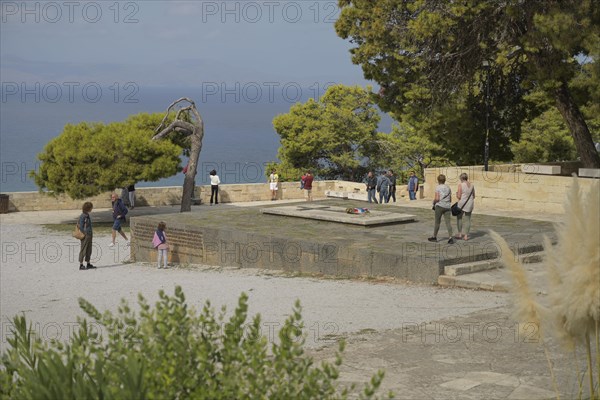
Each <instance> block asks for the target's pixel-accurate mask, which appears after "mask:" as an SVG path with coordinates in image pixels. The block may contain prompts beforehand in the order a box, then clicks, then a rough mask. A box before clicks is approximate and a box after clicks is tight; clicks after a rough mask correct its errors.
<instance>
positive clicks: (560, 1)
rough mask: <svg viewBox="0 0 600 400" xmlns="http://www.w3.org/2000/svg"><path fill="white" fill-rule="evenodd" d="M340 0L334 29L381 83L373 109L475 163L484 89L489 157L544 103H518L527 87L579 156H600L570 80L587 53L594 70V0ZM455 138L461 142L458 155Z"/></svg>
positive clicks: (598, 24) (582, 100)
mask: <svg viewBox="0 0 600 400" xmlns="http://www.w3.org/2000/svg"><path fill="white" fill-rule="evenodd" d="M339 3H340V7H341V8H342V11H341V14H340V18H339V20H338V21H337V22H336V31H337V34H338V35H339V36H340V37H342V38H344V39H349V40H350V41H351V43H353V45H354V47H353V48H352V49H351V50H350V52H351V55H352V61H353V62H354V63H355V64H359V65H361V67H362V69H363V72H364V75H365V78H367V79H372V80H375V81H376V82H378V83H379V84H380V85H381V91H380V93H379V94H380V95H379V96H377V97H376V99H377V103H378V104H379V106H380V107H381V108H382V109H383V110H385V111H390V112H392V113H393V114H394V116H395V117H396V119H397V120H398V121H401V122H408V123H410V124H411V125H413V126H414V127H415V128H416V129H417V130H418V131H419V132H424V133H425V134H427V135H428V136H429V138H430V139H431V140H433V141H435V142H436V143H440V144H443V147H444V148H447V149H448V150H449V153H450V154H455V155H458V156H455V157H452V159H453V160H454V161H456V162H457V163H459V164H463V163H473V162H472V161H475V162H478V161H480V160H481V154H482V151H481V150H479V149H482V148H483V144H484V138H485V125H484V124H485V119H486V93H487V92H488V90H486V89H487V88H489V101H488V103H487V104H488V105H489V109H490V114H489V120H490V121H489V122H490V123H489V127H490V130H489V132H490V154H491V156H492V157H494V158H495V159H498V160H505V159H509V158H510V151H509V143H510V141H518V139H519V136H520V126H521V122H522V121H523V120H525V119H528V120H532V119H533V118H535V117H536V116H537V114H538V113H540V112H544V111H545V110H546V109H547V107H546V108H542V109H541V110H540V109H536V107H537V106H538V105H537V104H536V105H535V107H533V109H530V104H529V103H527V102H524V101H523V100H522V99H523V96H524V95H526V94H527V93H530V92H531V91H542V92H544V93H545V94H546V96H547V98H551V99H552V105H559V106H560V109H562V110H563V113H562V116H563V118H564V119H565V122H567V124H568V128H569V130H570V132H571V134H572V135H573V136H574V137H575V138H576V144H577V149H578V151H579V152H580V156H581V157H582V160H583V161H584V162H585V163H586V164H591V165H594V164H597V163H599V162H600V158H598V157H597V154H596V153H595V152H594V151H592V150H593V149H590V146H591V145H592V142H591V140H589V138H590V132H589V131H590V129H588V126H587V125H589V123H590V122H589V118H590V115H589V113H586V112H585V110H583V111H584V117H583V118H580V114H579V110H580V109H583V108H585V104H586V102H587V101H588V100H589V99H590V96H593V95H594V94H593V93H591V92H592V90H590V91H589V92H587V93H586V91H585V90H579V92H578V93H575V87H574V85H572V83H573V80H574V79H576V78H577V77H578V76H580V75H581V74H582V71H581V70H582V65H581V60H583V59H585V61H586V62H587V63H588V64H589V65H588V66H586V67H584V68H583V69H584V70H589V71H592V72H593V73H595V74H596V76H597V73H598V62H596V61H595V60H597V59H598V48H600V3H598V2H597V1H594V0H583V1H582V0H547V1H522V0H507V1H502V2H498V1H480V0H466V1H434V0H408V1H407V0H382V1H368V0H340V2H339ZM484 62H487V63H488V65H489V70H488V71H486V70H485V69H484V68H483V64H484ZM584 72H586V71H584ZM488 78H489V86H487V88H486V82H488ZM596 81H597V80H596ZM594 87H595V88H596V89H595V90H596V94H595V96H596V101H595V104H598V101H597V99H598V93H597V88H598V86H594ZM586 96H587V97H586ZM591 103H594V102H593V101H592V102H591ZM565 110H569V111H565ZM428 125H429V126H428ZM461 136H463V138H462V139H463V140H462V143H463V145H464V147H463V148H462V149H461V151H458V150H459V148H458V147H457V145H458V144H459V143H460V142H461ZM444 142H445V143H444ZM457 157H462V158H461V159H459V158H457ZM583 158H585V160H584V159H583Z"/></svg>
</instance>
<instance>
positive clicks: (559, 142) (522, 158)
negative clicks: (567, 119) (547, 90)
mask: <svg viewBox="0 0 600 400" xmlns="http://www.w3.org/2000/svg"><path fill="white" fill-rule="evenodd" d="M512 152H513V154H514V155H515V159H514V160H515V162H523V163H533V162H550V161H571V160H575V159H576V157H577V151H576V150H575V145H574V144H573V138H572V137H571V135H569V131H568V129H567V127H566V126H565V124H564V121H563V120H562V118H561V116H560V114H558V111H557V110H556V109H549V110H548V111H546V112H545V113H543V114H542V115H540V116H539V117H537V118H535V119H534V120H533V121H531V122H527V123H525V124H524V126H523V135H522V137H521V140H520V141H519V142H514V143H513V144H512Z"/></svg>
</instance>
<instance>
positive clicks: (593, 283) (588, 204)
mask: <svg viewBox="0 0 600 400" xmlns="http://www.w3.org/2000/svg"><path fill="white" fill-rule="evenodd" d="M556 228H557V236H558V242H557V244H556V246H552V245H551V244H550V240H549V239H548V238H545V239H544V250H545V252H546V258H545V263H546V266H547V268H548V270H547V274H548V286H549V287H548V289H547V292H548V293H549V306H548V307H544V306H543V305H541V304H540V303H539V302H538V301H537V300H536V296H535V295H534V293H533V291H532V290H531V288H530V285H529V282H528V280H527V274H526V272H525V268H524V266H523V265H522V264H521V263H520V262H519V261H518V259H517V258H516V257H515V255H514V254H513V252H512V251H511V250H510V248H509V246H508V244H507V243H506V241H505V240H504V239H502V237H500V235H498V234H496V233H495V232H492V237H493V239H494V240H495V241H496V243H497V244H498V245H499V246H500V249H501V252H502V261H503V263H504V264H505V265H506V267H507V270H508V273H509V274H510V276H511V279H512V280H513V283H514V287H513V294H514V296H515V306H516V307H515V313H516V317H517V319H518V320H519V321H521V322H526V323H531V322H534V323H536V324H537V325H538V326H539V327H540V329H539V330H538V332H539V334H540V339H542V340H541V341H540V343H542V345H543V346H544V351H545V352H546V355H547V356H548V354H547V346H545V340H544V339H545V338H546V335H552V336H554V337H555V338H557V339H559V341H560V342H561V343H562V344H564V345H565V346H566V347H567V348H569V349H570V350H571V351H573V352H574V354H575V353H576V350H577V349H578V348H582V349H584V351H585V353H586V355H587V371H584V372H583V374H585V375H586V376H587V382H585V380H583V378H584V377H581V380H580V387H579V389H580V390H579V396H578V397H579V398H582V397H583V389H584V386H587V387H588V390H589V393H588V395H589V398H590V399H597V400H600V391H599V390H598V385H599V383H600V183H599V182H598V181H596V182H594V184H593V185H592V190H591V191H589V192H584V191H582V190H581V189H580V187H579V184H578V181H577V178H573V185H572V187H571V190H570V191H569V194H568V196H567V200H566V202H565V216H564V220H563V221H562V222H560V223H558V224H557V226H556ZM594 348H595V350H594ZM594 353H595V354H594ZM594 358H595V363H596V366H595V369H596V373H595V374H594ZM549 366H550V371H551V372H552V373H553V369H552V364H551V363H550V362H549ZM553 381H554V385H555V391H556V393H557V398H560V396H559V391H558V388H557V386H556V380H555V379H554V375H553Z"/></svg>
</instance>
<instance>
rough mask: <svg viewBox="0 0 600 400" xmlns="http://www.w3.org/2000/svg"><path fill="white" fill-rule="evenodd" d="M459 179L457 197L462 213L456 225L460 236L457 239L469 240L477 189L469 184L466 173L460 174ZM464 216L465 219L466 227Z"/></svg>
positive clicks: (457, 218)
mask: <svg viewBox="0 0 600 400" xmlns="http://www.w3.org/2000/svg"><path fill="white" fill-rule="evenodd" d="M459 178H460V183H459V184H458V190H457V192H456V197H457V198H458V204H457V205H458V207H459V208H460V209H461V210H462V212H461V213H459V214H458V215H457V216H456V225H457V228H458V234H457V235H456V238H458V239H460V238H462V239H463V240H469V231H470V230H471V213H472V212H473V207H474V206H475V187H474V186H473V184H472V183H471V182H469V177H468V176H467V174H465V173H464V172H463V173H462V174H460V176H459ZM463 216H464V218H465V224H464V227H463ZM463 228H464V230H463ZM463 232H464V235H463Z"/></svg>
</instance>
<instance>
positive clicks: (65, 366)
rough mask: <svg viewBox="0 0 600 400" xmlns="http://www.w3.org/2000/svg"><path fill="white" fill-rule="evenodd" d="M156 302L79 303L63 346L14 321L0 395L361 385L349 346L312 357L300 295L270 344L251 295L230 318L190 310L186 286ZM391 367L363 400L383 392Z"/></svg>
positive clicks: (307, 394) (281, 392)
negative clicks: (353, 380) (345, 375)
mask: <svg viewBox="0 0 600 400" xmlns="http://www.w3.org/2000/svg"><path fill="white" fill-rule="evenodd" d="M159 297H160V299H159V301H158V302H157V303H156V305H155V307H154V308H152V307H150V305H149V304H148V303H147V301H146V299H144V298H143V297H142V296H141V295H139V306H140V311H139V315H136V313H135V312H133V311H132V310H131V308H130V307H129V306H128V305H127V304H126V303H125V302H124V301H123V302H122V303H121V306H120V307H119V311H118V315H113V314H112V313H110V312H108V311H106V312H104V313H103V314H102V313H100V312H99V311H98V310H97V309H96V308H95V307H94V306H92V305H91V304H90V303H88V302H87V301H85V300H83V299H80V300H79V304H80V306H81V308H82V309H83V310H84V311H85V312H86V314H87V315H88V316H89V317H90V318H92V319H93V320H94V321H95V322H96V326H98V325H99V326H100V327H101V328H100V332H104V333H106V335H105V336H100V335H99V334H98V330H97V329H91V327H90V324H89V323H88V322H87V320H86V319H80V320H79V330H78V331H77V332H75V334H74V335H73V336H72V337H71V338H70V340H69V341H68V342H67V343H65V344H63V343H59V342H51V343H46V342H42V341H41V340H40V339H39V338H36V337H34V336H33V334H32V333H31V331H28V329H27V323H26V320H25V318H24V317H23V316H19V317H15V318H14V327H15V328H14V332H13V333H12V334H13V335H14V336H13V337H11V338H10V339H9V349H8V352H7V353H6V354H4V355H3V358H2V365H1V366H0V383H2V385H1V386H0V398H1V399H40V400H41V399H48V400H50V399H76V398H77V399H104V400H111V399H132V400H133V399H315V400H316V399H319V400H320V399H346V398H347V397H348V395H349V394H350V392H351V391H352V390H354V386H351V387H349V388H340V387H338V384H336V380H337V379H338V376H339V371H338V367H339V366H340V365H341V362H342V359H341V355H340V353H341V352H342V351H343V343H342V344H340V350H339V352H338V353H337V354H336V360H335V362H334V363H333V364H332V363H329V362H323V363H321V365H320V366H315V365H314V363H313V360H312V358H310V357H308V356H306V355H305V352H304V349H303V344H304V336H303V335H302V328H303V323H302V318H301V314H300V313H301V308H300V305H299V303H298V302H296V305H295V307H294V308H293V310H292V313H291V315H290V316H289V317H288V318H287V319H286V321H285V323H284V324H283V327H282V329H281V330H280V331H279V334H278V338H277V341H276V342H275V343H273V344H272V345H271V348H270V352H269V347H268V343H267V338H265V337H264V336H262V335H261V319H260V315H256V316H255V317H254V318H252V320H251V321H249V322H248V296H247V295H245V294H242V295H241V296H240V299H239V301H238V305H237V308H236V309H235V312H234V313H233V315H231V317H230V318H229V319H228V320H225V309H223V310H222V311H221V313H220V314H218V315H216V313H215V311H214V310H213V309H212V308H211V305H210V303H209V302H207V303H206V304H205V306H204V307H203V309H202V311H201V312H200V313H196V312H195V311H194V310H191V309H189V308H188V305H187V303H186V302H185V296H184V294H183V292H182V290H181V288H180V287H179V286H178V287H176V288H175V294H174V296H172V297H171V296H168V295H166V294H165V293H164V292H163V291H160V293H159ZM382 379H383V372H382V371H379V372H378V373H377V374H375V375H374V376H373V377H372V379H371V382H370V383H368V384H366V385H365V388H364V390H363V392H362V393H360V394H359V396H360V398H363V399H371V398H375V392H376V391H377V389H378V387H379V386H380V384H381V381H382Z"/></svg>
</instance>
